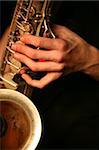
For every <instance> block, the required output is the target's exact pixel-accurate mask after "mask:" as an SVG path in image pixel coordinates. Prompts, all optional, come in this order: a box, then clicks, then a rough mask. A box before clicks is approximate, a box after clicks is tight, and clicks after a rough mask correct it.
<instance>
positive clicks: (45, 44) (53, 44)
mask: <svg viewBox="0 0 99 150" xmlns="http://www.w3.org/2000/svg"><path fill="white" fill-rule="evenodd" d="M20 40H21V41H22V42H24V43H25V44H31V45H33V46H35V47H40V48H44V49H50V50H53V49H55V50H57V49H60V47H62V46H63V45H65V46H66V41H63V40H61V39H51V38H46V37H38V36H33V35H30V34H25V35H23V36H22V37H21V38H20Z"/></svg>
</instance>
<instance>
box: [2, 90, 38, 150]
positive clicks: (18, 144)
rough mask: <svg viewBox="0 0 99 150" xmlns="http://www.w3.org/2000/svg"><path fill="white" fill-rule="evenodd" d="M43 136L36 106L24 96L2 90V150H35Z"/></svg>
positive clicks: (12, 91)
mask: <svg viewBox="0 0 99 150" xmlns="http://www.w3.org/2000/svg"><path fill="white" fill-rule="evenodd" d="M40 136H41V119H40V116H39V113H38V110H37V109H36V107H35V106H34V104H33V103H32V102H31V101H30V100H29V99H28V98H27V97H26V96H25V95H23V94H21V93H19V92H17V91H14V90H9V89H0V144H1V145H0V146H1V148H0V149H1V150H3V149H5V150H8V149H10V150H13V149H15V150H19V149H21V150H34V149H35V148H36V147H37V144H38V142H39V140H40Z"/></svg>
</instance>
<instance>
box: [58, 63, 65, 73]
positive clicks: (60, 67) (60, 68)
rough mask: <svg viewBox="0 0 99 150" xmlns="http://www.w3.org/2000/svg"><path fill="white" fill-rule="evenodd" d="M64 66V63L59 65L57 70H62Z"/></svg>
mask: <svg viewBox="0 0 99 150" xmlns="http://www.w3.org/2000/svg"><path fill="white" fill-rule="evenodd" d="M64 68H65V64H64V63H62V64H60V65H59V71H62V70H63V69H64Z"/></svg>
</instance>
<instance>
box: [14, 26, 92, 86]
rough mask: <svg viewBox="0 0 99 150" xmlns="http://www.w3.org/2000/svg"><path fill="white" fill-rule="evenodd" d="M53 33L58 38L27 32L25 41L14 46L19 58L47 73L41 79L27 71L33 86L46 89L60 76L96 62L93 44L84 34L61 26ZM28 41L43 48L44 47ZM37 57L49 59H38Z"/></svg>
mask: <svg viewBox="0 0 99 150" xmlns="http://www.w3.org/2000/svg"><path fill="white" fill-rule="evenodd" d="M53 32H54V33H55V35H56V38H55V39H50V38H46V37H37V36H33V35H29V34H26V35H23V36H22V37H21V38H20V41H21V42H23V43H24V44H20V43H15V44H14V45H12V49H13V50H14V51H15V54H14V57H15V58H16V59H17V60H19V61H21V62H23V63H24V64H25V65H26V66H27V67H28V68H30V69H31V70H32V71H33V72H46V75H45V76H44V77H43V78H41V79H40V80H35V79H31V77H30V76H29V75H27V74H26V73H23V74H22V78H23V79H25V81H26V82H27V83H28V84H29V85H31V86H34V87H38V88H43V87H44V86H46V85H47V84H49V83H50V82H52V81H54V80H56V79H58V78H59V77H60V76H62V75H67V74H69V73H71V72H77V71H81V70H84V69H85V68H86V67H88V66H90V65H91V63H93V61H90V58H92V57H91V55H92V50H91V45H89V44H88V43H87V42H86V41H84V40H83V39H82V38H81V37H79V36H78V35H77V34H75V33H74V32H72V31H70V30H69V29H67V28H66V27H63V26H59V25H55V26H54V29H53ZM25 44H31V45H33V46H35V47H36V48H38V47H39V48H40V50H39V49H38V50H37V49H36V48H34V49H33V48H31V47H29V46H27V45H25ZM35 59H36V60H37V59H38V60H45V61H44V62H40V61H34V60H35ZM93 59H94V58H93Z"/></svg>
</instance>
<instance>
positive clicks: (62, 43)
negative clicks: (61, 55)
mask: <svg viewBox="0 0 99 150" xmlns="http://www.w3.org/2000/svg"><path fill="white" fill-rule="evenodd" d="M66 45H67V44H66V42H65V41H63V40H60V42H59V49H60V50H62V51H64V50H65V49H66Z"/></svg>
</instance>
